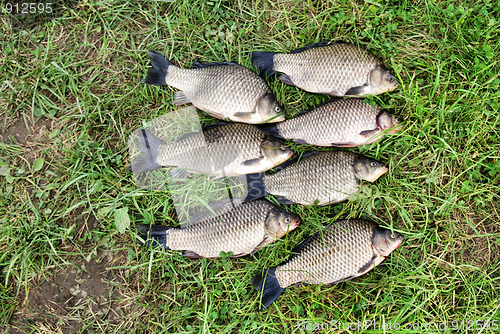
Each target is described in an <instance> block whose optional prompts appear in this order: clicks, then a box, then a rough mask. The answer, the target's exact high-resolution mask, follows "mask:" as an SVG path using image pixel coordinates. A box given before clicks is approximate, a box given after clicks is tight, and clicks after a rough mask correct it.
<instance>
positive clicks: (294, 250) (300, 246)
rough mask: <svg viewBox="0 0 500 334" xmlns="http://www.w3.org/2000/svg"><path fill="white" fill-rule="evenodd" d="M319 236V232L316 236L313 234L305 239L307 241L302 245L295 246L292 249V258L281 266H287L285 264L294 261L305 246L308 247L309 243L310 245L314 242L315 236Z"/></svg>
mask: <svg viewBox="0 0 500 334" xmlns="http://www.w3.org/2000/svg"><path fill="white" fill-rule="evenodd" d="M318 234H319V232H316V233H314V234H312V235H310V236H308V237H307V238H305V240H303V241H302V242H301V243H300V244H298V245H297V246H295V247H294V248H293V249H292V253H291V254H290V256H289V257H288V259H286V260H285V261H283V262H282V263H281V264H280V266H281V265H283V264H285V263H287V262H289V261H290V260H292V259H293V258H294V257H295V256H297V255H298V254H299V253H300V250H301V249H302V248H304V246H305V245H307V244H308V243H310V242H311V240H312V239H313V238H314V237H315V236H317V235H318Z"/></svg>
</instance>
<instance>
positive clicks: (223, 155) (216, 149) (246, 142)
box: [132, 122, 293, 177]
mask: <svg viewBox="0 0 500 334" xmlns="http://www.w3.org/2000/svg"><path fill="white" fill-rule="evenodd" d="M143 131H144V133H142V131H139V136H138V146H139V148H140V150H141V152H142V153H141V154H140V155H139V156H138V157H136V158H135V159H134V160H132V170H133V171H134V172H143V171H146V170H151V169H154V168H158V167H161V166H175V167H178V168H182V169H186V170H187V171H186V173H189V170H191V171H194V172H201V173H206V174H209V175H212V176H215V177H222V176H239V175H245V174H250V173H261V172H264V171H266V170H269V169H271V168H273V167H275V166H277V165H279V164H281V163H283V162H285V161H286V160H288V159H289V158H290V157H291V156H292V155H293V151H292V150H291V149H289V148H287V147H286V146H285V145H284V144H283V143H282V142H281V141H280V140H278V139H276V138H273V137H271V136H269V135H267V134H266V133H264V132H262V131H260V130H258V129H257V128H256V127H255V126H253V125H250V124H244V123H224V122H220V123H216V124H212V125H209V126H207V127H204V128H202V131H200V132H193V133H188V134H184V135H182V136H181V137H179V138H178V139H177V140H176V141H175V142H173V143H171V144H165V143H163V142H161V141H160V140H159V139H158V138H156V137H155V136H154V135H153V134H152V133H151V132H149V131H147V130H143ZM184 176H185V175H184Z"/></svg>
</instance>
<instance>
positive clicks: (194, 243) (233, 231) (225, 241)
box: [165, 200, 298, 257]
mask: <svg viewBox="0 0 500 334" xmlns="http://www.w3.org/2000/svg"><path fill="white" fill-rule="evenodd" d="M271 211H274V212H279V213H282V214H285V215H287V216H289V217H290V218H292V220H293V219H295V220H297V222H298V217H297V216H295V215H294V214H292V213H288V212H286V211H285V210H283V209H280V208H278V207H276V206H274V205H273V204H271V203H270V202H268V201H266V200H256V201H253V202H250V203H244V204H241V205H237V206H236V207H234V208H233V209H231V210H229V211H225V212H222V213H221V214H219V215H217V216H215V217H211V218H209V219H206V220H204V221H202V222H200V223H198V224H196V225H189V226H188V227H187V228H184V229H169V230H167V231H166V232H165V233H166V243H165V246H166V247H168V248H169V249H172V250H190V251H193V252H195V253H196V254H198V255H200V256H202V257H218V256H219V254H220V252H222V251H223V252H233V254H235V255H237V254H249V253H251V252H252V251H254V250H255V248H256V247H257V246H258V245H260V244H261V243H262V242H263V241H264V238H265V237H266V235H267V233H268V232H266V229H265V222H266V219H268V217H269V214H270V212H271ZM215 212H216V213H217V212H218V211H217V210H215ZM297 224H298V223H297ZM294 228H295V226H294V227H290V230H293V229H294ZM273 240H274V239H272V240H269V241H270V242H272V241H273ZM270 242H268V243H270Z"/></svg>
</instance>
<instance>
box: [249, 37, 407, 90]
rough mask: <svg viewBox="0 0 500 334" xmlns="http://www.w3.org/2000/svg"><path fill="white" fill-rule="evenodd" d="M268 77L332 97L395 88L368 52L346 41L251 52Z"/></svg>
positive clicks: (390, 78)
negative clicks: (276, 75) (284, 51)
mask: <svg viewBox="0 0 500 334" xmlns="http://www.w3.org/2000/svg"><path fill="white" fill-rule="evenodd" d="M251 58H252V63H253V64H254V66H255V67H257V68H258V69H259V70H260V71H261V72H264V73H266V74H267V75H268V76H270V75H273V74H275V73H277V72H280V73H282V74H280V75H279V76H278V79H280V80H281V81H282V82H284V83H286V84H289V85H293V86H297V87H299V88H301V89H303V90H305V91H308V92H313V93H322V94H327V95H332V96H366V95H378V94H382V93H385V92H388V91H391V90H394V89H396V87H397V86H398V84H397V82H396V79H395V78H394V77H393V76H392V75H391V74H390V72H389V71H388V70H387V69H386V68H385V67H384V66H383V65H382V64H381V62H380V61H379V60H378V59H377V58H376V57H375V56H373V55H372V54H370V53H368V52H366V51H365V50H363V49H361V48H358V47H357V46H354V45H351V44H347V43H333V42H328V43H325V42H322V43H316V44H312V45H308V46H305V47H303V48H300V49H297V50H293V51H292V52H291V53H273V52H259V51H255V52H252V56H251Z"/></svg>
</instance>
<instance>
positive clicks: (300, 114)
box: [294, 97, 342, 118]
mask: <svg viewBox="0 0 500 334" xmlns="http://www.w3.org/2000/svg"><path fill="white" fill-rule="evenodd" d="M338 100H342V99H341V98H340V97H337V98H333V99H330V100H328V101H325V102H321V103H320V104H317V105H315V106H312V107H310V108H308V109H306V110H304V111H301V112H299V113H298V114H297V116H295V117H294V118H296V117H299V116H302V115H305V114H307V113H308V112H310V111H313V110H314V109H316V108H319V107H321V106H324V105H325V104H330V103H333V102H336V101H338Z"/></svg>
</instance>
